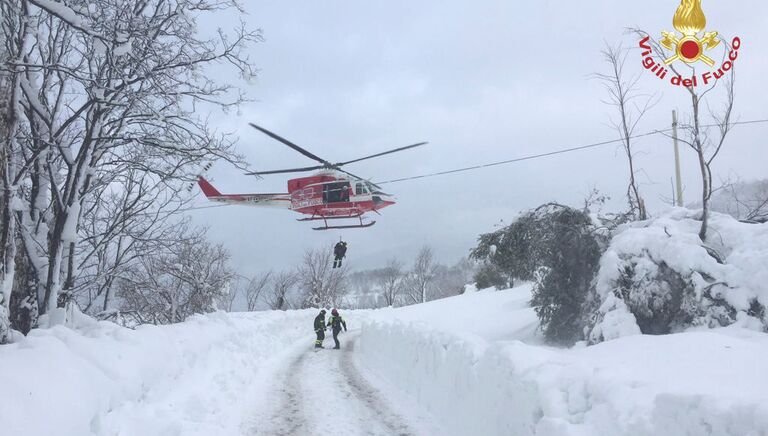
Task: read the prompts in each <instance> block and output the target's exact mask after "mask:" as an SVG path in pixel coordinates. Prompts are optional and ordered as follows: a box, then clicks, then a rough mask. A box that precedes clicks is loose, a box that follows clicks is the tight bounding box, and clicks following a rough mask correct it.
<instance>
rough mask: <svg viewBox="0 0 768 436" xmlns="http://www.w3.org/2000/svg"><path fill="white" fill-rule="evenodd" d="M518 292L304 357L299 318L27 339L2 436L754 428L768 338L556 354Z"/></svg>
mask: <svg viewBox="0 0 768 436" xmlns="http://www.w3.org/2000/svg"><path fill="white" fill-rule="evenodd" d="M529 298H530V287H529V286H521V287H518V288H515V289H511V290H506V291H499V292H495V291H481V292H477V293H468V294H466V295H462V296H458V297H454V298H450V299H446V300H441V301H435V302H431V303H427V304H424V305H418V306H411V307H407V308H400V309H383V310H376V311H350V312H345V313H343V315H345V318H346V320H347V323H348V324H349V327H350V331H349V332H348V333H346V334H342V341H343V349H342V350H341V351H334V350H329V349H325V350H321V351H319V352H315V351H314V350H313V349H312V343H313V340H314V338H313V335H312V331H311V327H310V325H311V323H312V319H313V317H314V315H315V311H312V310H307V311H294V312H258V313H247V314H222V313H219V314H213V315H209V316H200V317H196V318H194V319H192V320H190V321H188V322H186V323H183V324H179V325H175V326H169V327H142V328H139V329H137V330H136V331H131V330H126V329H122V328H118V327H115V326H113V325H110V324H108V323H94V322H85V321H84V322H80V323H79V325H77V326H76V328H75V329H70V328H65V327H61V326H59V327H55V328H52V329H47V330H38V331H35V332H33V333H32V334H31V335H30V336H29V337H28V338H26V339H23V340H21V341H20V342H18V343H16V344H12V345H8V346H3V347H0V387H1V389H0V405H2V406H1V407H0V422H2V423H3V425H2V426H1V427H0V434H2V435H3V436H5V435H6V434H7V435H16V434H25V435H51V434H56V435H57V436H69V435H72V436H82V435H125V436H132V435H137V436H138V435H142V436H143V435H196V434H200V435H290V434H296V435H325V434H328V433H329V432H333V433H342V434H346V435H368V434H372V435H392V434H400V435H403V434H407V435H431V434H435V435H545V436H549V435H553V436H554V435H558V436H560V435H562V436H571V435H573V436H576V435H606V436H613V435H633V436H635V435H670V436H672V435H675V436H678V435H718V436H720V435H739V436H758V435H766V434H768V371H765V362H768V335H765V334H762V333H757V332H754V331H750V330H746V329H742V328H739V327H732V328H726V329H719V330H709V331H692V332H686V333H680V334H675V335H668V336H641V335H636V336H630V337H624V338H621V339H617V340H613V341H608V342H605V343H602V344H599V345H596V346H591V347H585V346H577V347H575V348H572V349H558V348H552V347H548V346H545V345H542V343H541V337H540V336H539V335H538V333H537V331H536V325H537V322H536V317H535V314H534V313H533V311H532V309H530V308H529V307H528V305H527V301H528V299H529ZM331 343H332V342H331ZM327 345H328V342H326V346H327Z"/></svg>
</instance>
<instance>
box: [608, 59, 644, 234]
mask: <svg viewBox="0 0 768 436" xmlns="http://www.w3.org/2000/svg"><path fill="white" fill-rule="evenodd" d="M629 53H630V51H628V50H624V49H623V48H622V47H621V46H611V45H606V48H605V49H604V50H603V53H602V54H603V58H604V59H605V61H606V63H607V64H608V68H607V70H606V72H604V73H597V74H595V77H596V78H597V79H598V80H599V81H600V83H602V85H603V87H604V88H605V90H606V93H607V95H608V96H607V99H606V100H604V102H605V103H606V104H607V105H610V106H612V107H613V108H615V110H616V113H617V117H616V118H615V119H612V120H611V121H610V124H611V127H613V128H614V129H616V131H617V132H618V133H619V137H620V138H621V145H622V146H623V148H624V153H625V154H626V156H627V164H628V166H629V186H628V187H627V200H628V201H629V210H630V213H631V214H632V216H633V217H635V218H637V219H640V220H645V219H647V218H648V212H647V210H646V206H645V200H644V199H643V197H642V195H641V194H640V187H639V183H638V181H637V173H638V169H637V167H636V165H637V164H636V162H635V154H636V153H635V150H634V146H635V144H634V139H633V137H634V135H635V132H636V130H637V124H638V123H639V122H640V120H641V119H642V118H643V116H644V115H645V114H646V113H647V112H648V110H649V109H650V108H651V107H652V106H653V105H654V103H655V102H656V101H657V99H656V97H655V96H653V95H651V96H648V95H644V94H642V93H641V92H640V90H639V89H638V86H637V82H638V81H639V80H640V75H636V76H633V77H628V75H627V74H626V72H625V70H624V66H625V64H626V61H627V55H628V54H629Z"/></svg>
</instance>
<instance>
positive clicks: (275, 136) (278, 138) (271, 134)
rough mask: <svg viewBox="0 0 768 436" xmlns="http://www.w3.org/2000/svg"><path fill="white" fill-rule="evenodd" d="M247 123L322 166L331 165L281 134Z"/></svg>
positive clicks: (331, 165)
mask: <svg viewBox="0 0 768 436" xmlns="http://www.w3.org/2000/svg"><path fill="white" fill-rule="evenodd" d="M248 124H250V125H251V127H253V128H254V129H256V130H258V131H260V132H262V133H264V134H265V135H267V136H269V137H270V138H272V139H274V140H276V141H279V142H282V143H283V144H285V145H287V146H288V147H291V148H292V149H294V150H296V151H298V152H299V153H301V154H303V155H304V156H306V157H308V158H310V159H312V160H316V161H318V162H320V163H321V164H323V165H324V167H333V164H332V163H330V162H328V161H327V160H325V159H322V158H320V157H318V156H315V155H314V154H312V153H310V152H308V151H307V150H304V149H303V148H301V147H299V146H298V145H296V144H294V143H293V142H291V141H289V140H287V139H285V138H283V137H282V136H279V135H277V134H276V133H272V132H270V131H269V130H267V129H265V128H263V127H259V126H257V125H256V124H254V123H248ZM324 167H321V168H324Z"/></svg>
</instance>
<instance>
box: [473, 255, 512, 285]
mask: <svg viewBox="0 0 768 436" xmlns="http://www.w3.org/2000/svg"><path fill="white" fill-rule="evenodd" d="M474 279H475V286H476V287H477V289H488V288H496V289H507V288H510V287H512V284H511V283H510V282H511V280H510V279H509V278H508V277H507V275H506V274H504V272H502V271H501V269H500V268H499V267H498V266H496V265H494V264H492V263H490V262H485V263H483V264H482V265H481V266H480V268H479V269H478V270H477V272H476V273H475V277H474Z"/></svg>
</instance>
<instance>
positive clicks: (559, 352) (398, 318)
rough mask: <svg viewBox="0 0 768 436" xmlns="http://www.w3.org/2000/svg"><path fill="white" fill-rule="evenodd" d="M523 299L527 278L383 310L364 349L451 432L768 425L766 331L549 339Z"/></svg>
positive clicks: (367, 360)
mask: <svg viewBox="0 0 768 436" xmlns="http://www.w3.org/2000/svg"><path fill="white" fill-rule="evenodd" d="M478 297H479V298H478ZM526 298H530V294H529V288H528V287H526V288H523V289H513V290H508V291H501V292H479V293H478V294H473V295H467V296H459V297H455V298H451V299H447V300H444V301H441V302H436V303H437V304H425V305H419V306H413V307H410V308H407V309H397V310H394V311H391V313H387V312H377V314H376V316H375V318H376V320H375V321H373V322H371V323H369V324H366V325H364V327H363V331H362V333H361V341H360V348H359V349H360V351H361V354H360V356H359V358H360V360H361V362H362V363H363V364H364V365H365V367H366V368H367V370H368V371H371V372H373V373H375V374H376V375H378V376H379V377H381V378H383V379H385V380H387V381H388V382H389V383H391V384H394V385H395V386H397V387H398V388H399V389H400V390H402V391H403V392H405V393H406V394H408V395H409V396H411V397H412V398H414V399H415V400H416V401H417V402H418V404H419V405H420V406H421V407H423V408H424V409H426V410H427V411H429V412H430V413H432V414H433V415H434V416H435V417H436V419H437V420H439V421H441V422H442V423H443V427H444V428H446V429H447V434H449V435H468V434H483V435H516V436H524V435H537V436H586V435H605V436H616V435H633V436H645V435H648V436H651V435H654V436H657V435H662V436H663V435H669V436H673V435H674V436H684V435H691V436H693V435H697V436H698V435H713V436H714V435H717V436H728V435H733V436H736V435H739V436H747V435H755V436H757V435H765V434H768V372H766V371H764V368H763V366H764V362H766V361H767V360H766V359H768V335H765V334H761V333H756V332H753V331H749V330H744V329H740V328H729V329H718V330H714V331H706V332H688V333H682V334H675V335H667V336H642V335H638V336H631V337H625V338H621V339H617V340H614V341H610V342H605V343H602V344H599V345H596V346H591V347H584V346H581V347H576V348H573V349H558V348H551V347H546V346H542V345H536V344H535V336H534V337H533V338H532V337H531V331H530V330H529V329H528V328H523V329H521V328H520V325H521V324H525V323H527V322H529V321H530V318H528V317H529V316H530V313H531V310H530V308H525V307H522V306H517V308H516V309H515V308H514V307H515V305H514V304H512V301H518V302H519V301H523V300H525V299H526ZM449 308H450V309H449ZM505 308H506V309H507V310H504V309H505ZM456 309H458V310H456ZM502 312H503V313H504V315H503V317H500V314H501V313H502ZM500 318H501V319H500ZM524 320H525V321H524ZM494 324H495V326H496V327H493V325H494ZM516 336H517V337H516ZM521 339H522V340H521ZM532 339H533V340H532ZM524 341H525V342H524Z"/></svg>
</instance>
